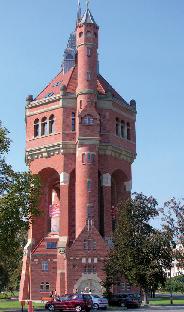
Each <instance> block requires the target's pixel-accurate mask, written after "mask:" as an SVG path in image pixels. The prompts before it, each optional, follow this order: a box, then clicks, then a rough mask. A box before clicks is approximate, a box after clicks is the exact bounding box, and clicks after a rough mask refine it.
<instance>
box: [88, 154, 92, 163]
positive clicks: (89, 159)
mask: <svg viewBox="0 0 184 312" xmlns="http://www.w3.org/2000/svg"><path fill="white" fill-rule="evenodd" d="M87 161H88V163H90V162H91V153H87Z"/></svg>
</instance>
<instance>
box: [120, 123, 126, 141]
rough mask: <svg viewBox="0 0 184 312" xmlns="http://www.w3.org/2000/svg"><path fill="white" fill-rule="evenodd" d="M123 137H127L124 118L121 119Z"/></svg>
mask: <svg viewBox="0 0 184 312" xmlns="http://www.w3.org/2000/svg"><path fill="white" fill-rule="evenodd" d="M121 137H122V138H124V137H125V122H124V121H123V120H122V121H121Z"/></svg>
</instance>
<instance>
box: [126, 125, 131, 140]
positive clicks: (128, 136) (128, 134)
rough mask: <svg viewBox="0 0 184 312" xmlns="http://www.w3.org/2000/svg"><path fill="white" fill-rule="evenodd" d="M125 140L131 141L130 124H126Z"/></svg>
mask: <svg viewBox="0 0 184 312" xmlns="http://www.w3.org/2000/svg"><path fill="white" fill-rule="evenodd" d="M127 140H131V133H130V123H129V122H127Z"/></svg>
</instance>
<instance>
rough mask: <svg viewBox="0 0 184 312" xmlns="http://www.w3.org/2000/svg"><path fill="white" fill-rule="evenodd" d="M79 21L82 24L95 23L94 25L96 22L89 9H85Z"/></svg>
mask: <svg viewBox="0 0 184 312" xmlns="http://www.w3.org/2000/svg"><path fill="white" fill-rule="evenodd" d="M80 23H82V24H95V25H96V22H95V20H94V17H93V15H92V14H91V11H90V10H89V9H87V10H86V11H85V13H84V15H83V17H82V19H81V21H80Z"/></svg>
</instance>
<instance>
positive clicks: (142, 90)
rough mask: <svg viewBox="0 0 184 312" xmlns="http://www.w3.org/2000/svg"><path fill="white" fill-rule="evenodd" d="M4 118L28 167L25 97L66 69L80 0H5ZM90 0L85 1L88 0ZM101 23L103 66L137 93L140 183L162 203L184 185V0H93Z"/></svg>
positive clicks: (0, 56) (129, 92)
mask: <svg viewBox="0 0 184 312" xmlns="http://www.w3.org/2000/svg"><path fill="white" fill-rule="evenodd" d="M0 2H1V10H0V38H1V48H0V95H1V96H0V119H1V120H2V121H3V124H4V125H5V126H6V127H7V128H8V129H9V131H10V132H11V134H10V136H11V138H12V140H13V143H12V146H11V151H10V153H9V156H8V161H9V162H10V163H11V164H12V165H13V167H14V168H15V169H16V170H24V169H25V168H26V167H25V164H24V149H25V125H24V109H25V98H26V96H27V95H28V94H33V95H34V96H35V95H36V94H37V93H39V92H40V91H41V90H42V89H43V88H44V86H45V85H46V84H47V83H48V82H49V81H50V80H51V79H52V78H53V77H54V76H55V75H56V74H57V72H58V71H59V70H60V64H61V60H62V55H63V51H64V48H65V46H66V43H67V39H68V36H69V33H70V32H71V31H73V29H74V27H75V18H76V4H77V0H52V1H51V0H29V1H25V0H16V1H12V0H1V1H0ZM81 3H82V6H83V8H84V6H85V1H84V0H83V1H82V0H81ZM90 8H91V11H92V13H93V15H94V17H95V20H96V21H97V23H98V24H99V26H100V42H99V57H100V72H101V74H102V75H103V76H104V77H105V78H106V79H107V80H108V81H109V82H110V84H111V85H113V87H114V88H115V89H116V90H117V91H118V92H119V93H120V94H121V95H122V96H123V97H124V98H125V99H126V100H127V101H130V100H131V99H132V98H134V99H135V100H136V101H137V111H138V115H137V159H136V161H135V163H134V165H133V190H134V191H138V192H140V191H142V192H143V193H144V194H147V195H149V194H152V195H153V196H155V197H156V198H157V199H158V200H159V202H160V203H161V202H162V201H164V200H167V199H169V198H170V197H171V196H176V198H181V197H183V190H184V186H183V185H184V183H183V181H184V178H183V177H184V170H183V169H184V168H183V167H184V165H183V163H184V162H183V154H184V141H183V137H184V123H183V116H184V100H183V89H184V39H183V38H184V37H183V30H184V18H183V17H184V1H183V0H177V1H173V0H162V1H160V0H114V1H110V0H108V1H107V0H91V4H90Z"/></svg>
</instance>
